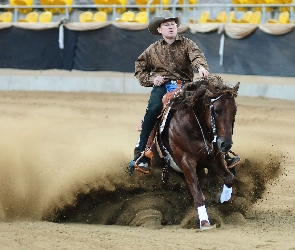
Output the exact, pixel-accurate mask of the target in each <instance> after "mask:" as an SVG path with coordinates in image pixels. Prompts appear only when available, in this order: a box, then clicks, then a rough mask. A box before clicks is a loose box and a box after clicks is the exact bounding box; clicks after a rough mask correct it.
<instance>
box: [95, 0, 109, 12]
mask: <svg viewBox="0 0 295 250" xmlns="http://www.w3.org/2000/svg"><path fill="white" fill-rule="evenodd" d="M93 2H94V4H97V5H108V4H109V0H93ZM97 10H98V11H104V12H106V13H111V12H112V10H113V9H112V8H101V7H100V8H97Z"/></svg>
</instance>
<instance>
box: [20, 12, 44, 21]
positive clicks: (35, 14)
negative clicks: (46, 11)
mask: <svg viewBox="0 0 295 250" xmlns="http://www.w3.org/2000/svg"><path fill="white" fill-rule="evenodd" d="M38 17H39V13H38V12H36V11H32V12H30V13H28V14H26V17H25V19H19V20H17V21H18V22H29V23H36V22H38Z"/></svg>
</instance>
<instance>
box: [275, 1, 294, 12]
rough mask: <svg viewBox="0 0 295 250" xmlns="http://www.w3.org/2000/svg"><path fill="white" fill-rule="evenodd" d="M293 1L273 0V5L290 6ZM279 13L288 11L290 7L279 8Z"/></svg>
mask: <svg viewBox="0 0 295 250" xmlns="http://www.w3.org/2000/svg"><path fill="white" fill-rule="evenodd" d="M292 1H293V0H275V3H277V4H291V3H292ZM280 11H281V12H284V11H290V7H285V6H282V7H280Z"/></svg>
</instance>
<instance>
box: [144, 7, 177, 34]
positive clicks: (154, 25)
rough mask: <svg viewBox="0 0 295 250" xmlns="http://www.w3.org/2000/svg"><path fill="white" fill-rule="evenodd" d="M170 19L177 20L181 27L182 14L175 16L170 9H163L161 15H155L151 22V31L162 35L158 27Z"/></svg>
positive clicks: (149, 27)
mask: <svg viewBox="0 0 295 250" xmlns="http://www.w3.org/2000/svg"><path fill="white" fill-rule="evenodd" d="M168 20H175V22H176V24H177V27H179V25H180V21H181V16H180V14H179V15H178V16H177V17H175V16H173V14H172V13H171V12H170V11H169V10H163V11H161V13H160V16H155V17H153V19H152V20H151V21H150V22H149V26H148V29H149V31H150V32H151V33H152V34H154V35H161V34H160V33H159V32H158V30H157V29H158V27H159V26H160V24H161V23H163V22H165V21H168Z"/></svg>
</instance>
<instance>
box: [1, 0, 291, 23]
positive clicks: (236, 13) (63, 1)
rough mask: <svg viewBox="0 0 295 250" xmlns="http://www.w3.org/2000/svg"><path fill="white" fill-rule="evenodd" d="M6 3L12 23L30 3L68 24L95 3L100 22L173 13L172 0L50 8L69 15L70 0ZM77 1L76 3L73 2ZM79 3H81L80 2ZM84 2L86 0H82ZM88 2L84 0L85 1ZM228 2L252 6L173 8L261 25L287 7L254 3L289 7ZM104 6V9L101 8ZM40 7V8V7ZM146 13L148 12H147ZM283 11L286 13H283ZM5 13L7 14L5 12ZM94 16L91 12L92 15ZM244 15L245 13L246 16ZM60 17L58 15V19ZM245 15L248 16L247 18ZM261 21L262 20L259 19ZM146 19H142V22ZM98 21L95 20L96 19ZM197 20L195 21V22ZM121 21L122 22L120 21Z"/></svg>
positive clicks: (256, 0)
mask: <svg viewBox="0 0 295 250" xmlns="http://www.w3.org/2000/svg"><path fill="white" fill-rule="evenodd" d="M7 1H9V3H10V5H11V6H12V7H14V8H12V7H11V8H9V6H7V7H6V8H5V9H4V10H9V11H10V12H11V13H13V12H14V9H15V8H16V9H17V10H18V11H17V13H16V15H15V16H14V20H18V19H20V18H24V15H22V14H27V13H28V12H31V11H32V10H33V9H32V8H18V6H28V7H30V6H31V5H32V4H34V5H37V6H38V5H40V8H36V7H34V11H37V12H39V14H40V13H41V12H42V11H49V12H51V13H52V14H54V15H53V16H52V18H53V19H55V20H56V21H59V20H61V18H62V17H66V18H67V20H68V21H78V20H79V13H80V12H81V11H86V10H91V11H93V9H94V8H95V6H94V5H93V4H97V5H100V6H99V7H97V8H96V9H97V11H103V13H106V14H107V17H106V18H105V17H103V16H101V17H100V18H102V19H101V20H110V21H115V20H116V19H117V20H118V21H120V19H122V18H121V15H122V14H123V13H125V12H127V11H132V12H134V14H135V15H134V17H133V21H137V20H136V14H137V13H138V14H139V13H141V15H142V21H141V22H148V19H150V18H152V17H153V16H154V15H156V14H158V13H159V12H160V11H161V10H162V9H166V8H167V9H170V10H173V8H172V7H171V5H170V6H169V8H168V7H166V6H168V4H172V2H174V1H173V0H153V1H152V3H151V4H152V5H155V4H159V7H158V6H157V7H155V6H153V7H152V8H148V7H147V3H148V0H132V1H133V2H131V3H132V4H133V7H130V2H129V1H128V2H127V0H89V1H91V6H89V8H86V7H85V6H83V7H81V8H79V7H77V4H79V0H75V11H74V13H71V14H70V15H67V14H66V11H65V10H66V8H62V7H56V6H54V5H64V6H67V7H68V10H69V12H71V11H72V10H73V8H72V7H71V6H72V5H73V4H74V3H73V0H7ZM77 1H78V2H77ZM81 1H82V0H81ZM83 1H84V0H83ZM85 1H86V0H85ZM87 1H88V0H87ZM187 2H188V3H189V4H191V5H192V4H196V3H198V4H203V3H207V2H210V3H212V2H213V1H201V0H198V1H197V0H187ZM215 2H218V3H221V2H222V3H224V1H215ZM228 2H229V3H234V4H238V5H240V4H252V5H253V6H252V7H245V8H244V7H241V8H240V7H235V8H231V10H232V11H229V10H230V9H229V8H228V6H224V7H220V6H218V7H217V8H214V7H213V8H212V7H210V8H206V7H198V5H196V8H194V9H193V10H191V8H190V7H185V8H182V7H180V6H179V7H178V8H177V9H176V12H182V11H183V14H185V15H183V16H182V22H192V23H194V22H198V23H208V22H236V23H238V22H239V23H243V22H245V23H247V22H252V23H253V22H254V23H257V22H258V21H257V20H260V22H262V23H265V22H268V20H269V19H271V18H272V19H275V20H277V21H278V15H279V13H280V12H283V11H280V10H281V9H284V8H287V9H288V10H289V9H290V7H266V6H264V7H263V8H261V6H259V7H258V6H257V5H258V4H260V5H261V4H282V3H283V4H290V2H291V0H229V1H228ZM183 3H184V0H179V1H178V4H183ZM127 4H128V9H126V5H127ZM160 4H163V5H162V6H160ZM45 5H46V6H52V8H50V7H46V8H45V7H43V6H45ZM138 5H142V6H141V7H138ZM103 6H105V7H103ZM114 6H116V7H115V8H116V12H114V13H113V8H114ZM41 7H42V8H41ZM241 9H243V10H245V11H241ZM148 10H149V12H148ZM264 10H266V11H268V12H269V11H271V13H265V12H264V15H262V12H263V11H264ZM248 11H250V12H251V11H252V14H254V13H255V11H261V14H259V12H257V13H256V15H254V16H253V17H252V19H253V20H254V18H255V17H256V19H257V20H256V21H253V20H252V21H250V16H249V15H250V12H248ZM285 11H287V10H285ZM6 12H7V11H6ZM93 13H94V12H93ZM246 13H247V14H246ZM289 14H290V12H289ZM59 15H60V16H59ZM247 15H248V16H247ZM138 17H140V15H138ZM262 18H263V19H262ZM144 19H146V20H144ZM289 19H291V20H290V21H292V22H293V21H294V15H293V16H292V15H290V16H289ZM97 20H99V18H98V19H97ZM196 20H197V21H196ZM121 21H122V20H121ZM137 22H138V21H137Z"/></svg>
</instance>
